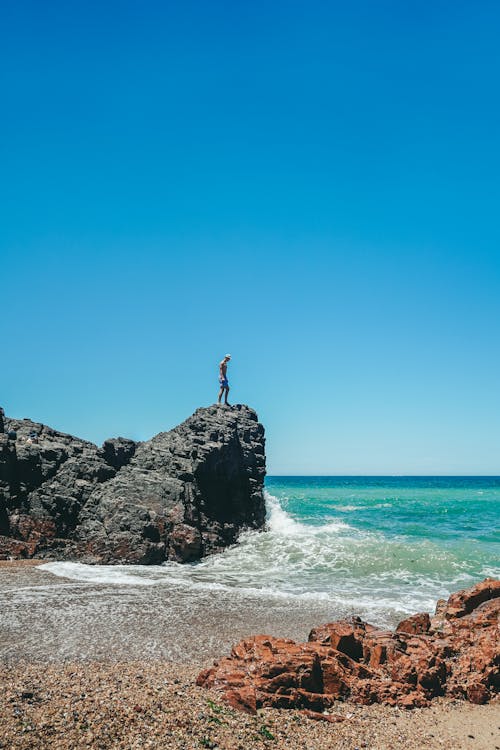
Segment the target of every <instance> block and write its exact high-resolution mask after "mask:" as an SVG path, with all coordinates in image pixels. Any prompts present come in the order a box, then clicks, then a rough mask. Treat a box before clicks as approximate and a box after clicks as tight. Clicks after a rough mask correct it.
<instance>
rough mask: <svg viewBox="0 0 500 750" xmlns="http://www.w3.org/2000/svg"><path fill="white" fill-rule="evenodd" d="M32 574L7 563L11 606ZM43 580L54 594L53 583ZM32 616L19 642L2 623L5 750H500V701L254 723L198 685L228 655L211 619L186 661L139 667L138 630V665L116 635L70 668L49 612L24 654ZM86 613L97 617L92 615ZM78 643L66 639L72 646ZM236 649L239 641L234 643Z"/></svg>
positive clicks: (0, 692)
mask: <svg viewBox="0 0 500 750" xmlns="http://www.w3.org/2000/svg"><path fill="white" fill-rule="evenodd" d="M36 565H37V563H36V561H26V562H24V561H23V562H13V563H10V562H3V563H0V581H1V584H2V597H3V599H4V600H5V601H7V599H8V593H7V592H8V590H9V589H10V590H15V589H17V587H18V586H19V585H20V583H21V582H22V584H23V586H24V587H26V586H27V585H28V583H27V581H28V580H29V577H30V575H31V576H33V575H35V578H31V581H32V583H31V585H32V586H33V585H35V586H36V585H37V584H38V585H42V584H41V583H40V581H39V580H38V581H37V580H36V574H37V573H38V576H42V577H43V576H46V574H42V573H41V572H40V571H36ZM47 578H48V579H49V578H50V577H48V576H47ZM42 580H44V582H45V585H46V586H47V587H48V589H49V593H50V584H49V581H48V580H47V581H46V580H45V578H42ZM68 585H69V586H71V585H72V584H71V582H69V583H68ZM66 593H67V594H70V592H69V591H68V592H66ZM93 593H94V595H95V592H93ZM53 604H54V601H53V600H52V602H51V606H53ZM66 604H67V600H66ZM88 606H89V602H88V601H86V602H85V601H83V602H82V601H81V602H80V607H81V608H82V611H84V610H85V609H86V608H87V609H88ZM29 609H30V607H29V600H26V601H25V604H24V606H23V607H21V608H19V605H18V607H17V610H16V611H17V615H18V618H19V622H18V628H19V629H18V635H19V639H18V640H17V642H12V635H13V631H12V628H13V617H12V611H11V612H10V615H9V619H8V622H7V621H6V619H5V616H4V615H5V610H3V611H2V616H1V619H0V654H1V662H0V664H1V667H0V686H1V689H0V716H1V717H2V718H1V729H0V747H1V748H2V749H5V750H7V748H9V749H10V748H16V750H17V749H18V748H19V749H21V748H22V749H23V750H24V749H25V750H28V749H29V750H31V748H33V749H36V748H47V749H48V748H61V749H62V748H68V749H69V748H73V749H75V750H76V749H77V748H82V747H89V748H96V749H97V748H160V747H161V748H163V747H172V748H179V749H181V748H184V749H185V750H188V749H191V748H193V749H194V748H202V747H207V748H220V750H246V749H247V748H290V749H292V748H297V749H299V748H300V749H301V750H323V749H324V748H339V749H340V748H345V749H346V750H347V749H349V750H355V748H371V749H372V750H393V749H394V750H395V749H399V748H401V750H402V749H403V748H449V749H450V750H451V749H452V748H453V749H455V748H460V749H461V748H474V749H475V750H483V749H484V750H495V748H500V728H499V727H500V704H499V703H498V702H496V703H494V704H490V705H486V706H472V705H470V704H467V703H463V702H457V701H445V700H442V699H439V700H437V701H435V702H434V703H433V705H432V706H431V707H430V708H424V709H417V710H414V711H403V710H400V709H397V708H390V707H387V706H379V705H374V706H359V705H354V704H351V703H349V702H345V703H343V702H339V703H338V704H336V706H335V708H334V709H333V710H332V712H331V713H332V714H333V716H334V717H338V719H339V721H337V722H335V723H332V722H327V721H313V720H311V719H310V718H308V717H306V716H305V715H304V714H303V713H302V712H300V711H277V710H275V709H263V710H261V711H259V712H258V714H257V716H248V715H246V714H243V713H240V712H237V711H234V710H233V709H231V708H229V707H227V706H226V705H225V704H223V703H222V702H221V700H220V695H218V694H217V693H213V692H211V691H210V690H206V689H203V688H200V687H197V686H196V685H195V679H196V676H197V674H198V672H199V670H200V669H201V668H202V667H205V666H207V665H208V664H210V663H211V661H212V658H213V656H214V655H215V656H217V655H219V656H222V655H224V654H225V653H226V652H227V650H228V649H227V647H226V643H225V640H226V639H227V637H229V636H228V635H224V633H223V635H222V638H221V640H219V639H218V634H217V632H206V631H207V630H208V631H210V630H213V628H214V627H215V628H216V624H215V623H212V622H211V620H210V618H207V619H206V620H205V621H203V620H201V619H200V620H199V622H198V626H197V628H196V631H195V632H192V639H193V640H196V639H197V638H198V637H199V638H200V639H201V641H202V642H203V643H204V647H203V648H202V649H200V650H199V651H198V652H196V650H192V651H191V652H188V654H187V656H186V658H184V659H183V658H181V656H179V657H178V658H176V659H175V660H172V659H167V658H165V656H162V655H161V652H162V648H161V647H158V649H157V653H156V655H155V654H154V653H152V652H151V649H150V648H149V647H147V646H146V648H145V656H144V657H143V658H139V659H138V658H136V654H137V652H138V650H139V649H140V646H141V638H142V639H143V640H144V643H145V644H147V643H148V639H147V637H145V636H146V634H147V633H148V627H147V626H148V623H147V622H144V628H143V631H142V636H141V631H140V630H139V631H138V632H137V633H136V634H135V638H136V643H135V646H134V649H132V650H131V654H130V656H131V658H124V649H123V641H122V640H121V639H120V635H119V634H118V633H117V646H118V648H117V649H116V653H115V651H114V650H113V649H112V646H111V641H107V642H106V643H107V647H108V651H107V653H103V652H102V651H99V650H97V652H96V653H94V654H92V653H91V651H90V650H89V649H87V650H86V651H85V649H83V651H84V652H85V653H86V654H87V656H86V657H83V658H78V659H75V658H74V652H73V653H72V654H71V650H70V651H68V650H65V649H64V647H63V644H59V647H58V645H57V639H61V638H63V637H64V634H63V632H62V631H58V632H57V629H55V630H56V632H55V633H54V632H52V633H51V632H50V629H51V627H52V629H54V627H53V623H54V621H55V619H57V613H54V612H53V613H52V616H53V617H54V618H55V619H54V621H53V620H52V619H51V618H49V619H48V620H47V622H48V623H49V624H48V625H47V624H45V628H46V630H47V633H46V636H47V637H46V638H43V635H42V631H41V630H40V629H35V630H36V635H37V639H38V641H39V650H38V651H37V650H36V649H34V648H33V647H31V649H30V648H29V643H30V640H29V638H28V639H25V641H24V644H25V645H27V646H28V648H27V649H26V650H24V653H23V648H22V647H21V648H20V646H22V643H23V638H22V628H23V624H24V626H26V625H27V629H28V630H29V628H30V627H31V625H33V623H34V622H35V619H34V617H33V613H31V614H29ZM7 611H8V608H7ZM23 611H24V614H25V615H26V616H27V618H26V620H25V618H24V617H23ZM59 614H61V615H62V614H63V612H60V613H59ZM91 614H92V611H91V610H90V611H89V612H88V615H89V616H90V615H91ZM299 619H300V618H299ZM51 622H52V625H51V624H50V623H51ZM84 622H85V620H84ZM87 622H88V621H87ZM30 623H31V624H30ZM311 624H313V623H311ZM227 627H229V625H227ZM203 631H205V632H203ZM182 632H183V629H182V627H181V628H180V633H182ZM55 636H57V637H55ZM73 636H74V634H73ZM73 636H72V635H71V634H70V633H68V640H69V641H70V642H72V637H73ZM170 637H171V634H170ZM237 638H238V636H237V635H235V638H234V640H237ZM9 644H10V645H9ZM211 651H212V652H213V653H212V654H210V653H209V652H211ZM26 652H27V653H28V658H26ZM180 653H181V652H180V650H179V654H180ZM117 654H118V655H119V656H117ZM197 654H198V656H197ZM68 655H71V656H72V658H68ZM89 656H90V657H91V658H89Z"/></svg>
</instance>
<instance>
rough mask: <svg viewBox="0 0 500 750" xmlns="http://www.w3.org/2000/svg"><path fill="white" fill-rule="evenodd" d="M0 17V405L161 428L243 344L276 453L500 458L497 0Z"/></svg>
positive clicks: (112, 429) (291, 463) (66, 422)
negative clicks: (224, 358)
mask: <svg viewBox="0 0 500 750" xmlns="http://www.w3.org/2000/svg"><path fill="white" fill-rule="evenodd" d="M103 5H104V6H105V7H102V6H103ZM2 16H3V22H2V24H1V30H0V42H1V43H0V58H1V63H2V65H1V69H2V71H3V75H2V105H3V106H2V109H3V115H2V118H1V119H0V134H1V139H0V149H1V152H2V153H1V164H2V169H1V172H0V205H1V208H0V212H1V214H2V216H1V222H0V227H1V228H0V264H1V265H0V272H1V279H2V302H3V305H2V307H3V315H2V316H1V318H0V335H1V340H2V354H3V357H2V360H3V362H2V368H1V370H0V404H1V405H3V406H4V408H5V410H6V412H7V414H9V415H11V416H17V417H23V416H27V417H30V418H32V419H35V420H39V421H43V422H45V423H48V424H50V425H51V426H53V427H56V428H57V429H61V430H63V431H67V432H71V433H74V434H78V435H80V436H82V437H85V438H88V439H90V440H93V441H95V442H102V440H104V439H105V438H106V437H109V436H113V435H117V434H121V435H124V436H127V437H133V438H136V439H146V438H148V437H150V436H151V435H153V434H154V433H156V432H158V431H160V430H164V429H169V428H170V427H172V426H174V425H175V424H177V423H178V422H180V421H182V420H183V419H184V418H186V417H187V416H188V415H189V414H190V413H191V412H192V411H193V410H194V409H195V408H196V407H198V406H201V405H207V404H210V403H212V402H213V401H214V400H215V398H216V394H217V366H218V362H219V360H220V359H221V358H222V356H223V355H224V354H225V353H226V352H229V353H231V354H232V355H233V360H232V363H231V365H230V368H229V378H230V384H231V386H232V391H231V397H232V399H233V400H234V401H235V402H241V403H248V404H250V405H251V406H253V407H254V408H255V409H256V410H257V411H258V413H259V417H260V419H261V420H262V422H263V423H264V424H265V426H266V429H267V437H268V445H267V449H268V450H267V453H268V469H269V473H271V474H500V431H499V429H498V424H499V411H500V379H499V375H498V373H499V371H500V352H499V345H498V344H499V340H500V294H499V283H500V223H499V221H498V215H499V205H500V182H499V178H498V175H499V174H500V143H499V133H500V104H499V99H498V93H497V92H498V80H499V77H500V75H499V74H500V63H499V56H498V49H497V30H498V28H499V22H500V7H499V6H498V4H497V3H493V2H491V3H490V2H483V3H481V4H480V5H478V4H475V3H472V2H461V3H456V2H437V3H436V2H433V3H409V4H408V3H405V4H402V3H400V2H381V3H376V4H374V3H370V2H357V3H356V2H354V3H350V4H349V5H348V7H347V6H346V4H345V3H336V2H333V3H332V2H328V3H327V2H318V1H313V2H308V3H295V2H291V3H290V2H287V3H282V2H270V3H269V2H267V3H261V2H255V3H253V4H251V5H250V4H246V5H245V4H241V3H229V2H213V3H201V2H199V3H197V2H189V1H188V2H183V3H169V2H166V3H163V2H161V3H160V2H152V1H151V0H146V1H145V2H141V3H138V2H134V3H132V2H120V3H114V2H107V3H103V4H98V3H94V2H86V3H79V2H75V3H71V4H68V3H62V2H60V3H59V2H50V1H48V2H44V3H43V4H41V3H35V2H32V3H27V2H23V1H22V0H21V1H20V2H16V3H12V4H11V6H10V7H9V8H6V7H4V8H3V9H2Z"/></svg>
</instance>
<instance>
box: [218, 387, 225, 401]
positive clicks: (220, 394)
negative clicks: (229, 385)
mask: <svg viewBox="0 0 500 750" xmlns="http://www.w3.org/2000/svg"><path fill="white" fill-rule="evenodd" d="M223 393H224V388H223V387H222V386H221V389H220V391H219V398H218V399H217V403H219V404H220V400H221V398H222V394H223Z"/></svg>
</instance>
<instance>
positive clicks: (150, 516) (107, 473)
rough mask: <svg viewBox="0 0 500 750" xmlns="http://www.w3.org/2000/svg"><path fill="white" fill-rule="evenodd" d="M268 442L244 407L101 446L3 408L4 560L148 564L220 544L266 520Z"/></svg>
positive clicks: (0, 494)
mask: <svg viewBox="0 0 500 750" xmlns="http://www.w3.org/2000/svg"><path fill="white" fill-rule="evenodd" d="M13 433H15V436H14V434H13ZM264 444H265V439H264V428H263V427H262V425H261V424H259V422H258V419H257V415H256V413H255V412H254V411H253V410H252V409H250V408H249V407H248V406H242V405H238V406H233V407H230V408H224V407H218V406H210V407H208V408H201V409H198V410H197V411H196V412H195V413H194V414H193V415H192V416H191V417H189V419H187V420H186V421H185V422H183V423H182V424H181V425H179V426H178V427H175V428H174V429H173V430H170V432H162V433H160V434H158V435H156V436H155V437H154V438H152V439H151V440H148V441H146V442H144V443H135V442H134V441H132V440H127V439H125V438H115V439H112V440H106V441H105V443H104V444H103V446H102V447H101V448H98V447H97V446H96V445H94V444H93V443H90V442H87V441H85V440H80V439H78V438H75V437H72V436H71V435H65V434H64V433H61V432H57V431H56V430H53V429H51V428H50V427H47V426H46V425H43V424H39V423H36V422H31V421H30V420H27V419H22V420H17V419H9V418H8V417H5V415H4V413H3V411H2V410H0V559H2V558H4V559H5V558H7V557H47V558H49V557H50V558H58V559H62V558H64V559H79V560H82V561H83V562H91V563H113V562H116V563H118V562H120V563H145V564H147V563H160V562H162V561H164V560H178V561H181V562H184V561H186V562H187V561H191V560H197V559H199V558H200V557H203V556H204V555H207V554H209V553H211V552H214V551H217V550H220V549H223V548H224V547H226V546H228V545H230V544H233V543H234V542H235V541H236V539H237V537H238V534H239V533H240V531H241V530H242V529H244V528H252V529H258V528H261V527H262V526H263V525H264V518H265V507H264V497H263V482H264V476H265V452H264Z"/></svg>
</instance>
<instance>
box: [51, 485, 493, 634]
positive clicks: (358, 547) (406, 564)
mask: <svg viewBox="0 0 500 750" xmlns="http://www.w3.org/2000/svg"><path fill="white" fill-rule="evenodd" d="M266 503H267V515H268V520H267V531H266V532H245V533H243V534H242V535H241V538H240V540H239V543H238V544H237V545H235V546H234V547H232V548H230V549H228V550H226V551H224V552H222V553H220V554H217V555H213V556H211V557H208V558H205V559H204V560H201V561H200V562H198V563H195V564H190V565H180V564H177V563H166V564H164V565H162V566H148V567H143V566H87V565H82V564H79V563H64V562H61V563H49V564H47V565H44V566H42V567H41V568H39V570H40V571H45V572H46V573H48V574H52V575H56V576H61V577H64V578H65V579H70V580H72V581H75V582H80V583H82V584H83V583H87V584H105V585H106V587H107V588H109V587H114V586H115V587H119V588H120V590H122V591H123V589H124V587H127V588H128V587H129V586H131V587H138V590H139V589H142V591H144V587H155V588H156V587H161V586H162V584H163V585H165V591H166V590H167V589H168V592H169V596H172V595H173V594H172V592H174V593H175V591H176V590H177V591H179V592H181V591H182V595H183V597H186V596H193V597H197V596H198V597H199V596H203V597H207V596H208V597H209V598H208V600H207V601H210V596H211V597H212V600H213V601H214V603H215V602H216V601H217V596H218V594H219V595H220V596H219V600H220V602H224V607H225V608H226V609H227V607H229V606H230V605H229V604H228V602H233V605H231V606H234V609H235V611H236V610H237V609H238V608H239V606H240V604H241V603H242V602H244V601H245V600H246V602H247V604H248V609H249V611H251V606H250V603H251V602H254V603H255V602H256V601H258V602H259V606H262V607H264V609H265V610H266V611H269V612H272V610H273V607H274V608H275V609H276V611H280V612H281V611H284V609H286V611H287V612H289V613H292V614H293V612H294V611H297V612H298V611H299V609H300V611H301V613H302V614H301V616H302V618H303V617H304V612H305V613H306V614H307V613H310V620H311V625H312V624H318V622H317V620H316V619H315V613H316V612H317V613H318V616H320V615H321V617H322V618H324V617H325V616H326V614H325V613H327V614H328V618H329V619H333V618H334V617H342V616H346V615H349V614H359V615H360V616H362V617H364V618H365V619H367V620H369V621H370V622H373V623H374V624H378V625H383V626H387V625H394V624H395V623H396V622H397V620H398V619H399V618H401V617H403V616H405V615H406V614H408V613H413V612H417V611H422V610H427V611H433V609H434V606H435V603H436V600H437V599H438V598H442V597H447V596H448V595H449V594H450V593H451V592H452V591H455V590H457V589H459V588H463V587H465V586H469V585H471V584H473V583H475V582H477V581H479V580H481V579H482V578H484V577H485V576H494V577H499V576H500V531H499V529H500V478H498V477H268V478H267V480H266ZM129 591H130V589H129ZM241 606H243V605H242V604H241ZM252 606H254V605H252Z"/></svg>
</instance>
